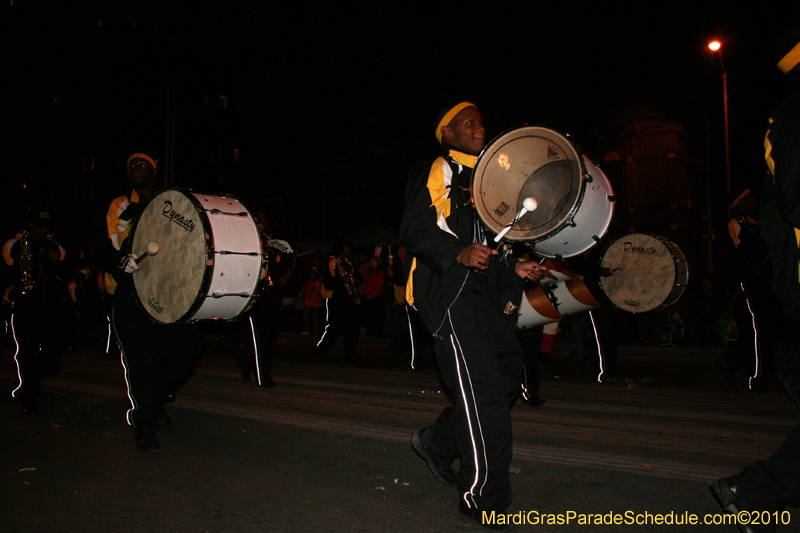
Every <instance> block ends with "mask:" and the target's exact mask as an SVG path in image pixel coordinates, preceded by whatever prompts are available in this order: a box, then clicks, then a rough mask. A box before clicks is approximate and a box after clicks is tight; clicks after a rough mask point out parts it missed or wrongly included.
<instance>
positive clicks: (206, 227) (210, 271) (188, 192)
mask: <svg viewBox="0 0 800 533" xmlns="http://www.w3.org/2000/svg"><path fill="white" fill-rule="evenodd" d="M168 191H175V192H179V193H182V194H183V195H184V196H186V198H187V199H188V200H189V201H190V202H191V203H192V205H194V207H195V209H196V210H197V212H198V215H199V216H198V218H199V219H200V221H201V223H202V225H203V239H204V240H205V243H206V246H205V248H206V258H205V261H206V263H208V260H209V258H210V259H211V268H206V269H205V270H204V272H203V279H202V280H201V282H200V290H199V291H198V294H197V296H196V297H195V299H194V301H193V302H192V304H191V305H190V306H189V309H188V310H187V311H186V312H185V313H184V314H183V315H181V316H180V318H177V319H175V320H173V321H172V322H161V321H160V320H156V318H155V317H154V316H153V315H152V314H151V313H150V312H149V311H148V310H147V308H145V306H144V304H142V301H141V298H140V297H139V291H138V290H137V289H136V283H134V284H133V290H134V293H135V294H136V298H135V300H136V304H137V305H138V306H139V309H141V310H142V311H143V312H144V314H145V315H147V317H148V318H149V319H150V320H151V321H152V322H153V323H155V324H162V325H171V324H186V323H188V322H192V320H191V317H192V316H194V315H195V314H196V313H197V311H198V309H200V307H201V306H202V305H203V302H204V301H205V298H206V296H207V294H208V289H209V288H210V287H211V279H212V277H213V275H214V267H215V264H216V261H215V260H214V259H215V258H214V242H213V240H212V238H211V223H210V222H209V220H208V215H207V214H206V213H205V209H203V206H202V204H201V203H200V201H199V200H198V199H197V197H196V196H195V193H197V194H205V193H200V192H197V191H195V190H194V189H191V188H183V187H173V188H171V189H161V190H159V191H156V192H154V193H153V194H151V195H150V197H149V198H148V199H147V200H145V202H144V204H143V205H142V213H144V210H145V209H147V206H148V205H150V202H152V201H153V200H155V198H156V197H157V196H159V195H160V194H162V193H165V192H168ZM209 196H224V195H214V194H212V195H209ZM240 203H241V202H240ZM242 205H244V204H242ZM251 216H252V215H251ZM140 219H141V214H140V215H139V218H137V219H136V224H134V226H133V229H132V230H131V235H130V239H131V245H133V240H134V237H135V236H136V230H137V228H138V227H139V220H140ZM259 239H260V236H259Z"/></svg>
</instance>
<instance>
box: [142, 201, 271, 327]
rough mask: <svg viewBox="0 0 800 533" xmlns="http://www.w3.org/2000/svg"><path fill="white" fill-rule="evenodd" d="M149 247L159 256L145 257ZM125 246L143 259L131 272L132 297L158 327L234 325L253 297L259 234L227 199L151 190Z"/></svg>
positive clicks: (236, 203)
mask: <svg viewBox="0 0 800 533" xmlns="http://www.w3.org/2000/svg"><path fill="white" fill-rule="evenodd" d="M152 242H155V243H156V244H158V246H159V252H158V253H157V254H156V255H153V256H148V257H146V258H144V254H145V250H147V248H148V244H149V243H152ZM132 243H133V248H132V253H134V254H136V255H138V256H139V257H140V258H143V259H141V260H140V262H139V270H137V271H136V272H134V274H133V282H134V286H135V289H136V296H137V298H138V301H139V303H140V304H141V307H142V309H143V310H144V311H145V313H146V314H147V315H148V316H149V317H150V318H151V319H152V320H153V321H155V322H157V323H161V324H173V323H184V322H193V321H196V320H207V319H222V320H233V319H235V318H236V317H238V316H239V315H240V314H242V313H243V312H244V311H246V310H247V309H248V308H249V307H250V305H251V304H252V303H253V302H254V299H255V298H256V295H257V292H258V287H259V282H260V279H261V275H262V261H263V258H262V253H261V237H260V235H259V232H258V228H257V226H256V223H255V221H254V219H253V216H252V215H251V214H250V212H249V211H248V210H247V208H245V206H244V205H243V204H242V203H241V202H240V201H239V200H238V199H236V198H234V197H233V196H213V195H208V194H199V193H195V192H191V191H184V190H179V189H168V190H164V191H160V192H157V193H156V194H154V195H153V196H151V197H150V198H149V199H148V201H147V203H146V204H145V205H144V206H143V208H142V214H141V216H140V217H139V220H138V221H137V222H136V226H135V227H134V229H133V234H132Z"/></svg>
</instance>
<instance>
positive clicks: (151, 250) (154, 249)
mask: <svg viewBox="0 0 800 533" xmlns="http://www.w3.org/2000/svg"><path fill="white" fill-rule="evenodd" d="M159 250H160V248H159V247H158V243H157V242H151V243H149V244H148V245H147V251H145V253H144V254H142V255H141V256H139V259H138V260H137V261H136V263H137V264H139V265H141V264H142V261H144V259H145V258H146V257H147V256H148V255H156V254H157V253H158V252H159Z"/></svg>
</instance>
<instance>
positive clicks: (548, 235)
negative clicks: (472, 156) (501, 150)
mask: <svg viewBox="0 0 800 533" xmlns="http://www.w3.org/2000/svg"><path fill="white" fill-rule="evenodd" d="M526 128H540V129H543V130H547V131H551V132H553V133H556V134H557V135H559V136H561V137H563V138H564V140H565V141H566V142H567V143H568V144H569V146H570V147H571V148H572V149H573V150H575V153H576V155H577V156H578V158H577V161H578V165H579V166H580V171H581V179H580V180H579V181H580V182H579V184H578V187H579V191H578V194H577V195H576V196H575V201H574V202H573V203H572V206H571V207H570V210H569V213H567V215H566V216H565V217H564V219H563V220H564V222H563V223H562V224H561V225H560V226H558V227H556V228H553V229H551V230H549V231H548V232H547V233H544V234H542V235H540V236H538V237H533V238H529V239H523V238H519V237H513V236H512V235H511V234H512V232H513V230H511V231H509V232H508V233H506V235H505V236H504V237H503V240H508V241H513V242H520V243H533V244H535V243H537V242H541V241H545V240H547V239H550V238H552V237H554V236H555V235H558V233H560V232H561V231H563V230H564V229H565V228H566V227H568V226H569V223H570V222H571V221H572V220H574V218H575V213H576V212H577V210H578V208H579V207H580V205H581V203H582V202H583V197H584V196H585V194H586V176H587V174H588V171H587V170H586V164H585V162H584V155H583V152H581V151H580V149H579V148H578V147H577V146H576V145H575V143H574V142H572V140H571V139H570V137H569V135H568V134H566V133H563V132H561V131H560V130H557V129H555V128H551V127H549V126H546V125H544V124H529V123H527V122H525V123H523V124H521V125H519V126H515V127H513V128H509V129H507V130H505V131H503V132H502V133H499V134H498V135H496V136H495V137H494V138H493V139H492V140H491V141H489V142H488V143H486V145H485V146H484V147H483V150H481V153H480V154H478V159H477V160H476V162H475V168H474V170H473V172H472V182H471V184H470V195H471V197H472V206H473V208H474V209H475V211H476V213H477V214H478V218H479V219H480V221H481V223H482V224H483V226H484V227H486V229H488V230H489V232H490V233H493V234H494V235H497V234H498V233H499V232H496V231H495V230H494V228H491V227H489V225H488V224H487V223H486V222H485V221H484V220H483V217H482V216H481V212H480V210H479V209H478V207H477V205H478V203H477V202H476V200H475V176H476V173H477V170H478V167H479V166H480V164H481V161H482V159H483V157H484V156H485V155H486V151H487V149H489V148H490V147H491V146H492V145H493V144H494V143H495V142H496V141H498V140H499V139H500V138H501V137H503V136H504V135H508V134H509V133H511V132H512V131H516V130H521V129H526ZM598 168H599V167H598ZM501 231H502V230H501ZM534 249H535V248H534Z"/></svg>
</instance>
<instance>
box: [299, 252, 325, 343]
mask: <svg viewBox="0 0 800 533" xmlns="http://www.w3.org/2000/svg"><path fill="white" fill-rule="evenodd" d="M302 290H303V300H304V303H305V309H304V310H303V335H321V334H322V327H321V322H320V318H321V317H322V277H321V276H320V274H319V270H318V269H317V267H312V268H311V275H310V276H309V278H308V281H306V283H305V285H303V289H302Z"/></svg>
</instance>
